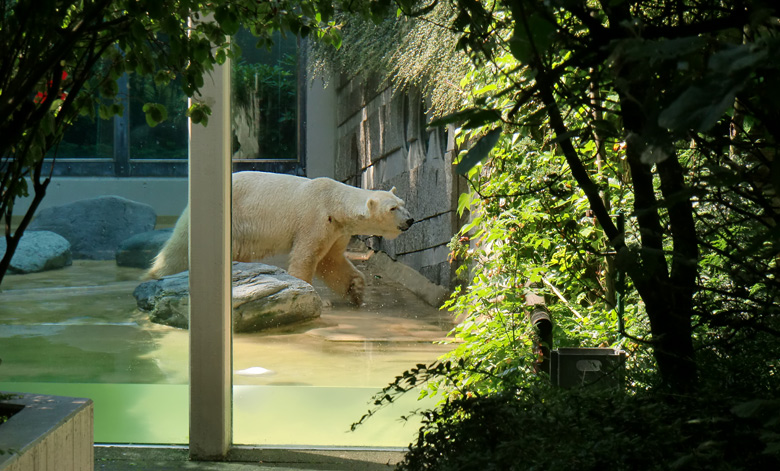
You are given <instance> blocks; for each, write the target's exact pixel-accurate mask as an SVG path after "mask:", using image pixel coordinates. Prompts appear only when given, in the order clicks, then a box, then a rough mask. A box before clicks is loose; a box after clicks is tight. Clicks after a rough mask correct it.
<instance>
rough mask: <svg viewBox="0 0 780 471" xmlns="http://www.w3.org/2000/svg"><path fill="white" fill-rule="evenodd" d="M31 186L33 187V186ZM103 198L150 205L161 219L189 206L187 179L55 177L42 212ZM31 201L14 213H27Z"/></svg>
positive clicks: (18, 204) (21, 202)
mask: <svg viewBox="0 0 780 471" xmlns="http://www.w3.org/2000/svg"><path fill="white" fill-rule="evenodd" d="M29 187H30V188H32V185H30V186H29ZM103 195H117V196H122V197H124V198H127V199H130V200H133V201H138V202H140V203H146V204H148V205H150V206H151V207H153V208H154V210H155V211H156V212H157V216H178V215H179V214H181V212H182V210H183V209H184V207H185V206H186V205H187V179H186V178H159V177H149V178H135V177H130V178H108V177H52V180H51V183H50V184H49V187H48V188H47V190H46V196H45V197H44V198H43V201H41V205H40V206H39V207H38V209H39V210H40V209H43V208H47V207H50V206H61V205H63V204H68V203H72V202H74V201H78V200H82V199H87V198H95V197H97V196H103ZM30 200H31V198H20V199H19V200H17V202H16V204H15V208H14V214H16V215H19V216H21V215H22V214H24V212H25V211H27V208H28V207H29V206H30Z"/></svg>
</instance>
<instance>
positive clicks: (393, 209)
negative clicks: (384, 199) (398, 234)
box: [390, 206, 398, 211]
mask: <svg viewBox="0 0 780 471" xmlns="http://www.w3.org/2000/svg"><path fill="white" fill-rule="evenodd" d="M396 209H398V206H393V207H392V208H390V211H395V210H396Z"/></svg>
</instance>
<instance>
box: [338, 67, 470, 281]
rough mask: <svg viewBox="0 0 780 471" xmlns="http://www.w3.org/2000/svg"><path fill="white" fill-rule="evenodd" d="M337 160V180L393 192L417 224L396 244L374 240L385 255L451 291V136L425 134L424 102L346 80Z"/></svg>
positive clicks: (341, 87)
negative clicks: (449, 256)
mask: <svg viewBox="0 0 780 471" xmlns="http://www.w3.org/2000/svg"><path fill="white" fill-rule="evenodd" d="M336 95H337V112H336V122H337V123H338V128H337V131H336V133H337V134H336V135H337V143H336V149H337V150H336V162H335V167H334V175H333V177H334V178H335V179H337V180H340V181H343V182H346V183H349V184H352V185H355V186H360V187H363V188H370V189H383V190H388V189H390V188H391V187H393V186H394V187H396V189H397V192H398V195H399V196H400V197H401V198H403V199H404V200H405V201H406V204H407V207H408V208H409V210H410V212H411V213H412V216H413V217H414V218H415V220H417V221H418V222H417V223H415V224H414V226H412V228H411V229H410V230H409V231H408V232H406V233H404V234H402V235H401V236H399V237H398V238H397V239H395V240H393V241H388V240H381V239H376V238H373V239H372V240H369V245H370V246H372V247H373V248H375V249H379V250H382V251H384V252H386V253H387V254H388V255H389V256H390V257H391V258H393V259H394V260H397V261H400V262H402V263H404V264H406V265H408V266H410V267H412V268H414V269H416V270H417V271H419V272H420V273H422V274H423V275H425V276H426V277H427V278H428V279H429V280H431V281H433V282H434V283H437V284H440V285H443V286H447V287H449V286H450V284H451V279H452V275H453V274H452V267H451V266H450V264H449V262H448V255H449V250H448V249H447V243H448V242H449V241H450V239H451V238H452V236H453V234H455V232H456V231H457V230H458V227H459V222H458V217H457V211H456V209H457V199H458V195H459V194H460V192H461V191H462V189H463V188H462V187H463V185H464V182H462V181H461V180H460V179H459V178H457V177H456V176H455V175H454V172H453V166H452V159H453V154H454V143H453V140H452V132H451V131H450V132H447V131H445V130H442V129H432V130H428V129H426V124H427V120H428V118H427V117H426V115H425V112H424V110H425V109H426V106H425V104H424V102H423V98H422V97H421V96H420V94H419V93H417V92H416V91H412V92H411V93H408V94H393V92H392V90H391V89H389V88H386V87H385V88H383V87H378V86H377V84H375V83H364V82H360V81H357V80H345V79H342V80H341V83H339V84H338V87H337V88H336Z"/></svg>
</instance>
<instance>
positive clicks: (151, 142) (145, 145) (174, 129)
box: [128, 74, 187, 160]
mask: <svg viewBox="0 0 780 471" xmlns="http://www.w3.org/2000/svg"><path fill="white" fill-rule="evenodd" d="M128 93H129V98H128V102H129V106H128V108H129V123H128V128H129V130H130V153H129V155H130V159H134V160H149V159H186V158H187V96H186V95H185V94H184V92H183V91H182V89H181V86H180V84H179V80H174V81H172V82H171V83H169V84H156V83H155V82H154V78H153V77H149V76H140V75H137V74H132V75H130V78H129V91H128ZM146 103H158V104H161V105H164V106H165V108H166V110H167V112H168V118H167V119H166V120H165V121H163V122H162V123H160V124H158V125H156V126H154V127H151V126H149V125H148V124H147V123H146V115H145V114H144V111H143V107H144V105H145V104H146Z"/></svg>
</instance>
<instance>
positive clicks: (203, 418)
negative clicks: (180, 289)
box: [189, 61, 233, 461]
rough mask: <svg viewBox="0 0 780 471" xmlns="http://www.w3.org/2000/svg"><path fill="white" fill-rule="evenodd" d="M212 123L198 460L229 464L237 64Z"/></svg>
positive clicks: (201, 233)
mask: <svg viewBox="0 0 780 471" xmlns="http://www.w3.org/2000/svg"><path fill="white" fill-rule="evenodd" d="M205 82H206V83H205V86H204V87H203V89H202V90H201V92H202V97H201V99H202V100H204V101H205V103H206V104H208V105H210V106H211V111H212V114H211V116H210V117H209V124H208V126H206V127H203V126H202V125H193V124H191V125H190V180H189V184H190V458H191V459H193V460H201V461H202V460H220V459H224V458H225V456H226V454H227V451H228V449H229V447H230V444H231V438H232V437H231V434H232V428H233V427H232V401H233V397H232V348H231V340H232V321H231V317H232V316H231V283H230V280H231V261H230V259H231V256H230V181H231V178H230V173H231V158H230V151H231V132H230V121H231V120H230V63H229V61H228V63H226V64H224V65H222V66H217V67H215V69H214V71H212V73H211V74H210V76H207V77H206V79H205Z"/></svg>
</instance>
